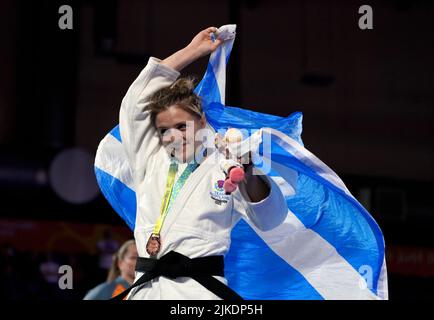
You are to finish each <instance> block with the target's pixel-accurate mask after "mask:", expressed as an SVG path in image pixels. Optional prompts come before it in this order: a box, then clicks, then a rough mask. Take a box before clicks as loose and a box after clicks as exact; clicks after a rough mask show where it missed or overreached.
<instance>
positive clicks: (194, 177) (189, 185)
mask: <svg viewBox="0 0 434 320" xmlns="http://www.w3.org/2000/svg"><path fill="white" fill-rule="evenodd" d="M214 156H215V154H214V152H213V153H212V154H210V155H209V156H208V157H207V158H206V159H205V160H204V161H203V162H202V163H201V164H200V165H199V166H198V167H197V168H196V170H194V171H193V172H192V173H191V174H190V176H189V177H188V179H187V180H186V181H185V184H184V186H183V187H182V189H181V190H180V191H179V193H178V196H177V197H176V199H175V201H174V202H173V204H172V207H171V208H170V211H169V212H168V214H167V217H166V221H165V222H164V225H163V227H162V229H161V235H162V238H166V237H167V236H166V235H167V234H168V232H169V231H170V228H171V226H172V225H173V223H174V222H175V221H176V219H177V217H178V216H179V213H180V212H181V211H182V210H183V208H184V206H185V204H186V203H187V201H188V199H189V197H190V196H191V195H192V194H193V192H194V191H195V189H196V188H197V187H198V185H199V184H200V183H201V180H202V179H203V177H204V176H205V175H206V173H207V172H209V170H211V168H212V167H213V165H214V161H215V158H214ZM163 250H164V249H163Z"/></svg>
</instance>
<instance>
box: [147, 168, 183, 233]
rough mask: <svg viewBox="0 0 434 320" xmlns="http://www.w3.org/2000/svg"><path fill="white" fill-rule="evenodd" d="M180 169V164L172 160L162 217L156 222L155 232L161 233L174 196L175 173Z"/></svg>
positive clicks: (162, 205)
mask: <svg viewBox="0 0 434 320" xmlns="http://www.w3.org/2000/svg"><path fill="white" fill-rule="evenodd" d="M177 171H178V164H177V163H176V162H172V163H171V164H170V167H169V175H168V177H167V184H166V191H165V192H164V197H163V201H162V202H161V209H160V217H159V218H158V220H157V223H156V224H155V227H154V231H153V234H157V235H158V234H160V231H161V227H162V226H163V222H164V219H165V218H166V216H167V212H168V210H167V209H168V207H169V202H170V198H171V196H172V190H173V184H174V182H175V175H176V172H177Z"/></svg>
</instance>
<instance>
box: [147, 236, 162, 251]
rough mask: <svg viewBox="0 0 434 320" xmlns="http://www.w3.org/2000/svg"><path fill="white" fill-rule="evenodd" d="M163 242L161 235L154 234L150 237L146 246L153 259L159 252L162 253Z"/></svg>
mask: <svg viewBox="0 0 434 320" xmlns="http://www.w3.org/2000/svg"><path fill="white" fill-rule="evenodd" d="M160 248H161V240H160V235H159V234H156V233H153V234H151V236H150V237H149V240H148V243H147V244H146V252H147V253H149V255H150V256H151V257H155V256H156V255H157V254H158V252H160Z"/></svg>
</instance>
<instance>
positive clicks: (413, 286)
mask: <svg viewBox="0 0 434 320" xmlns="http://www.w3.org/2000/svg"><path fill="white" fill-rule="evenodd" d="M62 5H69V6H70V7H71V8H72V10H73V26H72V29H61V28H60V27H59V19H60V18H61V16H62V14H61V13H59V8H60V7H61V6H62ZM362 5H369V6H371V7H372V11H373V28H372V29H361V28H359V24H358V21H359V18H360V17H361V14H360V13H359V12H358V11H359V8H360V7H361V6H362ZM229 23H231V24H237V38H236V41H235V44H234V49H233V52H232V55H231V60H230V62H229V65H228V73H227V77H228V84H227V88H228V91H227V99H226V102H227V104H228V105H231V106H240V107H245V108H250V109H254V110H257V111H260V112H266V113H272V114H276V115H279V116H287V115H289V114H290V113H292V112H294V111H301V112H303V114H304V118H303V135H302V137H303V141H304V144H305V146H306V148H307V149H309V150H310V151H311V152H313V153H314V154H315V155H316V156H318V157H319V158H320V159H321V160H322V161H324V162H325V163H326V164H328V165H329V166H330V167H331V168H332V169H333V170H334V171H335V172H336V173H337V174H338V175H339V176H340V177H341V178H342V179H343V181H344V182H345V184H346V185H347V187H348V188H349V189H350V191H351V193H352V194H353V195H354V196H355V197H356V198H357V199H358V200H359V201H360V202H361V203H362V204H363V205H364V206H365V208H367V209H368V211H369V212H370V213H371V214H372V216H373V217H374V218H375V219H376V221H377V222H378V224H379V225H380V227H381V229H382V230H383V233H384V238H385V242H386V261H387V267H388V277H389V295H390V299H391V300H407V299H414V300H419V299H432V298H434V290H432V288H433V285H434V233H433V231H432V229H433V226H434V196H433V193H434V169H433V168H434V150H433V146H434V125H433V123H434V41H433V39H434V37H433V36H434V34H433V32H434V2H433V1H422V0H414V1H405V0H382V1H338V0H334V1H323V0H306V1H305V0H296V1H279V0H270V1H262V0H251V1H249V0H244V1H231V0H226V1H209V2H208V1H199V0H197V1H175V0H171V1H157V0H125V1H120V0H106V1H94V0H82V1H79V0H76V1H72V0H65V1H48V0H41V1H23V0H18V1H15V0H2V1H1V2H0V30H1V31H0V32H1V46H0V62H1V73H0V204H1V207H0V254H1V256H0V259H1V263H0V269H1V270H0V296H1V298H2V300H3V301H5V300H6V301H7V300H14V301H20V300H81V299H83V297H84V295H85V294H86V292H87V291H88V290H89V289H91V288H92V287H94V286H96V285H97V284H99V283H101V282H102V281H104V280H105V278H106V276H107V269H106V267H105V266H104V265H103V263H102V261H103V260H104V258H106V257H107V255H109V256H110V254H111V253H112V252H111V251H110V250H108V249H107V247H110V246H112V247H116V248H117V247H118V246H119V245H120V244H122V243H123V242H124V241H125V240H127V239H130V238H132V237H133V234H132V232H131V231H130V230H129V229H128V228H127V226H126V224H125V223H124V222H123V221H122V219H121V218H119V217H118V215H117V214H116V212H115V211H114V210H113V209H112V208H111V207H110V205H109V204H108V203H107V201H106V200H105V199H104V197H103V196H102V194H101V193H100V191H99V189H98V186H97V184H96V180H95V176H94V173H93V161H94V158H95V152H96V149H97V146H98V143H99V141H100V140H101V139H102V138H103V137H104V136H105V134H106V133H107V132H108V131H109V130H111V128H113V127H114V126H115V125H116V124H117V123H118V116H119V107H120V102H121V100H122V98H123V95H124V94H125V92H126V90H127V88H128V87H129V85H130V83H131V82H132V81H133V80H134V79H135V77H136V76H137V75H138V73H139V72H140V70H141V69H142V68H143V67H144V66H145V65H146V62H147V60H148V58H149V57H150V56H155V57H159V58H165V57H166V56H168V55H170V54H171V53H172V52H174V51H175V50H178V49H180V48H182V47H183V46H185V45H186V44H187V43H188V42H189V41H190V40H191V37H192V36H193V35H194V34H196V33H197V32H198V31H200V30H202V29H204V28H206V27H208V26H211V25H212V26H216V27H219V26H221V25H224V24H229ZM207 59H208V58H202V59H201V60H199V62H198V63H195V64H194V65H192V66H189V67H188V68H186V69H185V71H183V73H184V74H193V75H195V76H196V77H198V78H200V77H201V76H202V74H203V72H204V70H205V68H206V64H207ZM61 265H69V266H71V267H72V269H73V271H74V273H73V275H74V282H73V284H74V287H73V289H72V290H71V289H69V290H68V289H65V290H62V289H60V288H59V286H58V278H59V273H58V268H59V266H61Z"/></svg>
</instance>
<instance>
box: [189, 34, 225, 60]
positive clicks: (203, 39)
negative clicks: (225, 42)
mask: <svg viewBox="0 0 434 320" xmlns="http://www.w3.org/2000/svg"><path fill="white" fill-rule="evenodd" d="M216 32H217V28H216V27H209V28H206V29H205V30H202V31H201V32H199V33H198V34H197V35H196V36H195V37H194V38H193V40H191V42H190V44H189V45H188V46H187V48H188V49H189V50H192V51H193V52H194V53H195V54H196V55H197V57H198V58H200V57H203V56H205V55H208V54H210V53H211V52H214V51H215V50H216V49H217V48H218V46H219V45H220V44H221V43H222V41H221V40H220V39H218V38H217V36H216ZM212 33H214V35H215V39H214V41H213V38H212V35H211V34H212Z"/></svg>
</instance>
